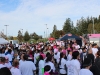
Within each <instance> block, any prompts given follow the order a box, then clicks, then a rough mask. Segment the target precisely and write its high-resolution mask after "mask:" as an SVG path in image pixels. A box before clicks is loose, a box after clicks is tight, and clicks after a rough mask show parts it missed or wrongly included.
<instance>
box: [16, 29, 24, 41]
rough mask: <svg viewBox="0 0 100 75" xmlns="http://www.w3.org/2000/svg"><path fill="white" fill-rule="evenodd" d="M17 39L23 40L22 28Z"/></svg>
mask: <svg viewBox="0 0 100 75" xmlns="http://www.w3.org/2000/svg"><path fill="white" fill-rule="evenodd" d="M17 39H18V41H19V42H22V41H23V35H22V33H21V31H20V30H19V31H18V36H17Z"/></svg>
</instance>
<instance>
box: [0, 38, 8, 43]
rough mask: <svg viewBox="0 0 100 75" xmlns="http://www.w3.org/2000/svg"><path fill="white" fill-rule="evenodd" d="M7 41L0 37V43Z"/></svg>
mask: <svg viewBox="0 0 100 75" xmlns="http://www.w3.org/2000/svg"><path fill="white" fill-rule="evenodd" d="M7 43H9V42H8V41H7V40H5V39H3V38H0V44H7Z"/></svg>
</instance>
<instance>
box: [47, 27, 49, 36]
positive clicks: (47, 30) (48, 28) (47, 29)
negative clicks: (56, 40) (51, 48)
mask: <svg viewBox="0 0 100 75" xmlns="http://www.w3.org/2000/svg"><path fill="white" fill-rule="evenodd" d="M47 31H48V38H49V28H47Z"/></svg>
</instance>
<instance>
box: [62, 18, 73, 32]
mask: <svg viewBox="0 0 100 75" xmlns="http://www.w3.org/2000/svg"><path fill="white" fill-rule="evenodd" d="M71 23H72V22H71V19H70V18H68V19H66V21H65V23H64V26H63V31H64V33H68V32H71V30H72V29H71V25H72V24H71Z"/></svg>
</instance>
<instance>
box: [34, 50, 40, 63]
mask: <svg viewBox="0 0 100 75" xmlns="http://www.w3.org/2000/svg"><path fill="white" fill-rule="evenodd" d="M39 55H40V54H39V50H37V51H36V53H35V54H34V64H36V62H37V59H38V57H39Z"/></svg>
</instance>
